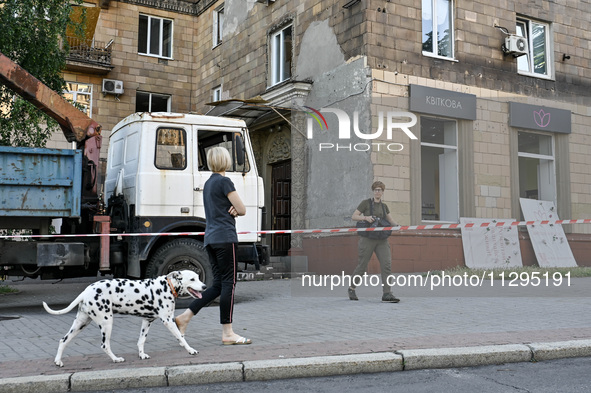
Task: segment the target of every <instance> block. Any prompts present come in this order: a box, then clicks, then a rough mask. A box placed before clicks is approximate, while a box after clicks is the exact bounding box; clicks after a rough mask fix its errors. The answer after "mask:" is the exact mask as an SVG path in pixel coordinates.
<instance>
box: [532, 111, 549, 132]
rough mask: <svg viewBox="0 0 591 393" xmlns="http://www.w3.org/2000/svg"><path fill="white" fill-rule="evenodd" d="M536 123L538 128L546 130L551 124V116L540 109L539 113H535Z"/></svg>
mask: <svg viewBox="0 0 591 393" xmlns="http://www.w3.org/2000/svg"><path fill="white" fill-rule="evenodd" d="M534 121H535V122H536V124H537V125H538V127H541V128H546V127H548V124H550V114H549V113H546V112H544V110H543V109H540V110H539V112H536V111H534Z"/></svg>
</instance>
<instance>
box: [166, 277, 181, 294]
mask: <svg viewBox="0 0 591 393" xmlns="http://www.w3.org/2000/svg"><path fill="white" fill-rule="evenodd" d="M166 282H168V286H169V287H170V290H171V291H172V296H174V297H178V296H179V295H178V293H176V289H174V286H173V285H172V283H171V282H170V278H168V277H166Z"/></svg>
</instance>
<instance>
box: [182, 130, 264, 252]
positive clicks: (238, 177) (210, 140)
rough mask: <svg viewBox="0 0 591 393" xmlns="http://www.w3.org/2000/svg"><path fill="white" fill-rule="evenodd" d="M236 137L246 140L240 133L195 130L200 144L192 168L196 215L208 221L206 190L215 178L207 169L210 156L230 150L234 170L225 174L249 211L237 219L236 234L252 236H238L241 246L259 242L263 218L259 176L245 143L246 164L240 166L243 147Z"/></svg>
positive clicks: (248, 147) (247, 143) (194, 133)
mask: <svg viewBox="0 0 591 393" xmlns="http://www.w3.org/2000/svg"><path fill="white" fill-rule="evenodd" d="M237 137H238V138H239V139H241V140H244V139H242V138H243V134H242V131H241V130H239V129H232V130H227V129H216V128H204V127H199V126H194V129H193V140H196V141H197V143H194V149H195V151H194V153H193V157H194V158H195V160H194V161H195V167H194V168H193V170H194V172H193V173H194V176H193V179H194V182H193V185H194V187H193V189H194V192H193V195H194V211H195V214H199V215H201V217H205V211H204V208H203V187H204V185H205V182H206V181H207V179H209V177H210V176H211V175H212V172H211V170H210V169H209V168H208V167H207V159H206V157H207V152H208V151H209V150H210V149H211V148H213V147H215V146H222V147H224V148H226V149H228V151H229V152H230V156H231V157H232V160H233V165H232V168H231V169H230V170H228V171H226V176H227V177H229V178H230V179H231V180H232V182H233V183H234V187H235V188H236V192H238V195H240V198H241V199H242V202H244V206H245V207H246V215H245V216H242V217H237V218H236V230H237V232H239V233H240V232H249V233H246V234H239V235H238V240H239V241H240V242H256V241H257V240H258V238H259V235H258V234H257V233H256V231H257V230H259V228H258V222H259V215H260V212H259V207H258V200H259V195H258V184H257V182H258V176H257V173H256V169H255V164H254V161H253V159H252V154H251V152H252V150H251V147H250V144H249V142H248V140H245V141H244V142H245V143H246V145H245V146H244V148H245V150H246V151H247V153H246V154H245V159H244V163H242V164H241V163H239V162H237V161H238V160H237V153H238V151H237V150H238V149H240V148H241V147H242V146H240V143H236V138H237ZM206 218H207V217H206Z"/></svg>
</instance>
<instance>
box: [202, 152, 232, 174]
mask: <svg viewBox="0 0 591 393" xmlns="http://www.w3.org/2000/svg"><path fill="white" fill-rule="evenodd" d="M207 166H208V167H209V169H210V170H211V171H212V172H225V171H227V170H228V169H230V168H231V167H232V157H230V152H229V151H228V149H226V148H225V147H220V146H216V147H212V148H211V149H209V151H208V152H207Z"/></svg>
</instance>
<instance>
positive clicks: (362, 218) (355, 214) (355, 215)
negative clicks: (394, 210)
mask: <svg viewBox="0 0 591 393" xmlns="http://www.w3.org/2000/svg"><path fill="white" fill-rule="evenodd" d="M351 219H352V220H353V221H367V222H374V219H373V217H372V216H364V215H363V214H361V212H360V211H359V210H355V211H354V212H353V216H351Z"/></svg>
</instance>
